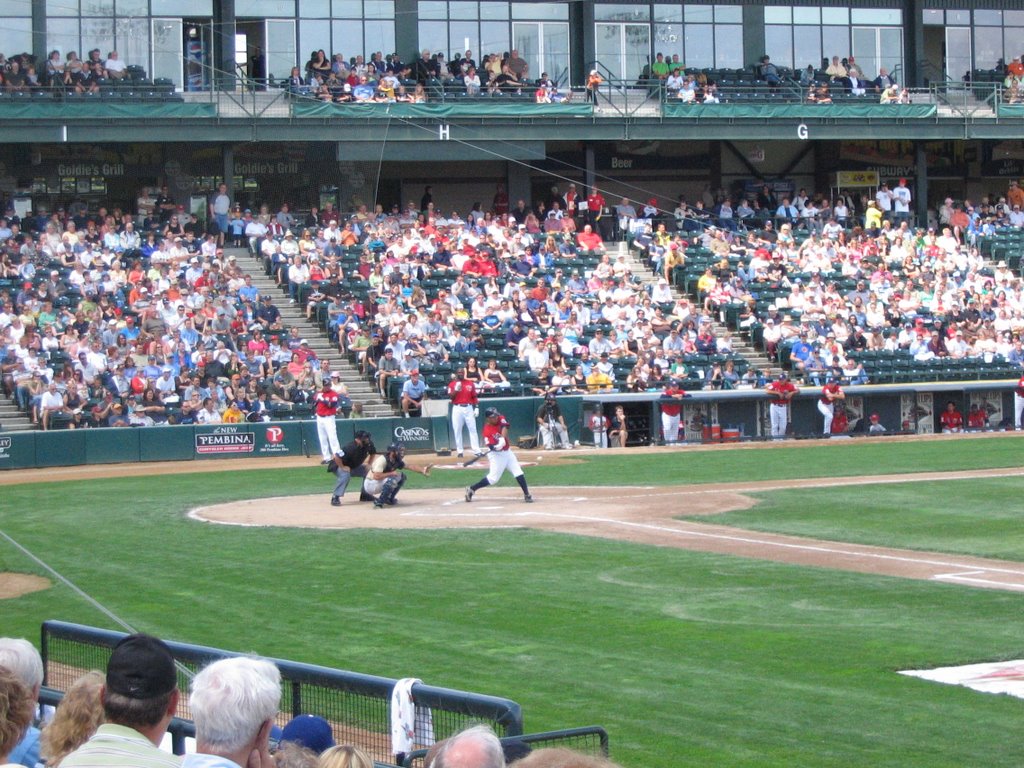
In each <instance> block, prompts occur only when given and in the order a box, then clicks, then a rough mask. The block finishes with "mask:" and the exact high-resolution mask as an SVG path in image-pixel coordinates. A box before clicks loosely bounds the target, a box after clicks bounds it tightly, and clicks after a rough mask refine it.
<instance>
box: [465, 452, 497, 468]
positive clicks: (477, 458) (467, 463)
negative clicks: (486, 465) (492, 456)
mask: <svg viewBox="0 0 1024 768" xmlns="http://www.w3.org/2000/svg"><path fill="white" fill-rule="evenodd" d="M488 453H490V451H484V452H483V453H480V454H477V455H476V456H474V457H473V458H471V459H469V460H468V461H464V462H462V467H463V469H465V468H466V467H472V466H473V465H474V464H476V463H477V462H478V461H480V459H482V458H483V457H484V456H486V455H487V454H488Z"/></svg>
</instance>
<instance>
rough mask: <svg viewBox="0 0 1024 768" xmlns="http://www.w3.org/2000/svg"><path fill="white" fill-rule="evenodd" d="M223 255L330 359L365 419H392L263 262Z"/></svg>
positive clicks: (243, 252) (240, 254) (243, 253)
mask: <svg viewBox="0 0 1024 768" xmlns="http://www.w3.org/2000/svg"><path fill="white" fill-rule="evenodd" d="M224 254H225V256H230V255H232V254H233V255H234V256H235V257H236V258H237V259H238V261H239V263H240V264H244V265H245V266H246V271H247V274H250V275H252V283H253V285H255V286H256V287H257V288H258V289H259V291H260V295H269V296H273V298H274V305H275V306H276V307H277V308H278V310H279V311H280V312H281V323H282V325H283V326H284V328H286V329H290V328H292V327H297V328H298V329H299V330H300V332H301V334H302V338H304V339H306V340H307V341H308V342H309V347H310V349H312V350H313V351H314V352H315V353H316V356H317V358H318V359H320V360H329V361H330V362H331V370H332V371H339V372H340V373H341V380H342V381H343V382H344V383H345V386H346V387H348V394H349V397H350V398H351V399H352V402H353V404H355V403H359V404H361V405H362V409H363V414H362V415H363V416H364V417H366V418H376V417H387V416H395V415H397V412H396V411H395V409H394V408H393V407H392V406H391V405H390V404H389V403H387V402H385V401H383V400H382V399H381V398H380V396H379V395H378V394H377V391H376V390H375V389H374V387H373V386H372V384H371V383H370V382H369V380H368V379H367V378H366V377H365V376H363V375H362V374H360V373H359V369H358V368H357V367H356V366H355V365H353V363H352V361H351V360H350V359H349V358H348V357H347V356H346V355H344V354H342V353H341V352H339V351H338V348H337V346H336V345H335V344H333V343H332V342H331V341H330V339H328V338H327V335H326V334H325V333H324V332H323V331H322V330H320V328H319V327H318V326H317V324H316V322H314V321H312V320H307V319H306V308H305V306H300V305H298V304H291V303H289V301H288V292H287V290H284V289H282V288H280V287H279V286H278V285H277V284H276V283H275V282H274V279H273V278H272V277H270V276H269V275H267V274H266V273H265V272H264V271H263V259H262V258H255V257H254V256H253V255H252V254H251V253H249V251H248V250H247V249H244V248H225V249H224Z"/></svg>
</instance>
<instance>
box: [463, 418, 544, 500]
mask: <svg viewBox="0 0 1024 768" xmlns="http://www.w3.org/2000/svg"><path fill="white" fill-rule="evenodd" d="M484 445H486V446H487V463H488V464H490V470H489V471H488V472H487V476H486V477H484V478H482V479H480V480H478V481H477V482H475V483H473V485H471V486H469V487H468V488H467V489H466V501H472V500H473V494H475V493H476V492H477V491H479V490H480V489H481V488H486V487H487V486H488V485H494V484H495V483H497V482H498V481H499V480H500V479H501V476H502V475H503V474H504V473H505V471H506V470H507V471H508V472H509V473H510V474H511V475H512V477H514V478H515V479H516V482H517V483H519V487H520V488H522V489H523V501H525V502H526V503H527V504H529V503H531V502H532V501H533V496H531V495H530V487H529V486H528V485H527V484H526V475H524V474H523V470H522V468H521V467H520V466H519V460H518V459H517V458H516V455H515V453H514V452H513V451H512V447H511V445H510V444H509V440H508V421H507V420H506V419H505V417H504V416H502V415H501V414H500V413H499V412H498V409H497V408H488V409H487V410H486V411H484Z"/></svg>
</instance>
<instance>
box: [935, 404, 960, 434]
mask: <svg viewBox="0 0 1024 768" xmlns="http://www.w3.org/2000/svg"><path fill="white" fill-rule="evenodd" d="M939 423H940V424H942V431H943V432H963V431H964V415H963V414H962V413H960V411H958V410H957V409H956V403H954V402H953V401H952V400H950V401H949V402H948V403H946V410H944V411H943V412H942V413H941V414H940V415H939Z"/></svg>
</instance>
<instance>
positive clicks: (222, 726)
mask: <svg viewBox="0 0 1024 768" xmlns="http://www.w3.org/2000/svg"><path fill="white" fill-rule="evenodd" d="M280 703H281V673H280V672H279V671H278V669H277V667H275V666H274V665H273V664H272V663H271V662H269V661H267V660H265V659H255V658H250V657H246V656H237V657H235V658H231V659H221V660H220V661H215V662H213V663H212V664H210V665H209V666H207V667H205V668H204V669H203V670H202V671H201V672H200V673H199V674H198V675H196V677H195V680H193V681H192V695H191V696H190V697H189V704H190V706H191V708H192V716H193V718H194V719H195V723H196V752H195V754H191V755H186V756H185V758H184V760H182V763H181V768H270V767H271V766H273V765H274V760H273V758H272V757H271V756H270V731H271V729H272V728H273V725H274V718H275V717H276V716H277V710H278V707H279V705H280Z"/></svg>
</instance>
